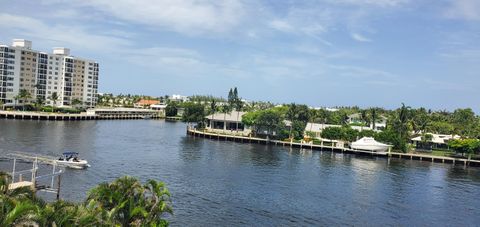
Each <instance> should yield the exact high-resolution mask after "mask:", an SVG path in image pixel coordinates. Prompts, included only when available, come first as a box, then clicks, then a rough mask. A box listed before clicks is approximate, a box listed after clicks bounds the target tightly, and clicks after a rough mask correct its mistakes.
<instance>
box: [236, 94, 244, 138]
mask: <svg viewBox="0 0 480 227" xmlns="http://www.w3.org/2000/svg"><path fill="white" fill-rule="evenodd" d="M234 94H235V95H236V94H237V88H235V90H234ZM242 108H243V102H242V100H241V99H240V98H238V97H237V98H236V100H235V110H236V111H237V126H236V130H237V131H238V118H239V115H240V114H239V112H240V111H241V110H242Z"/></svg>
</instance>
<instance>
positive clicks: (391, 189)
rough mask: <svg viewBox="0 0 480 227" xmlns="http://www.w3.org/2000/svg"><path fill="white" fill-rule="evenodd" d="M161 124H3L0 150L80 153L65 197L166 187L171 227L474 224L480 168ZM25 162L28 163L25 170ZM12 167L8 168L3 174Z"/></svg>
mask: <svg viewBox="0 0 480 227" xmlns="http://www.w3.org/2000/svg"><path fill="white" fill-rule="evenodd" d="M185 131H186V125H185V124H183V123H179V122H166V121H163V120H114V121H74V122H69V121H30V120H6V119H0V152H3V153H6V152H10V151H22V152H30V153H37V154H44V155H53V156H57V155H59V154H61V153H62V152H63V151H65V150H69V151H77V152H80V153H81V156H82V157H83V158H86V159H87V160H88V161H89V162H90V163H91V165H92V166H91V168H89V169H87V170H80V171H79V170H68V169H67V170H66V172H65V174H64V176H63V178H62V192H61V197H62V198H64V199H66V200H71V201H80V200H82V199H84V198H85V197H86V193H87V191H88V190H89V189H90V188H92V187H94V186H95V185H97V184H98V183H101V182H104V181H111V180H113V179H115V178H117V177H119V176H123V175H131V176H135V177H138V178H140V179H141V180H142V181H144V180H146V179H150V178H151V179H156V180H161V181H164V182H165V183H166V184H167V185H168V188H169V190H170V191H171V193H172V199H173V206H174V215H173V216H171V217H168V219H169V220H170V221H171V224H172V226H218V225H220V226H239V225H248V226H319V225H322V226H326V225H357V226H358V225H359V226H383V225H393V226H398V225H400V226H411V225H415V226H417V225H438V226H463V225H466V226H476V225H478V223H480V168H473V167H471V168H464V167H463V166H456V167H454V166H452V165H450V164H442V163H431V162H420V161H410V160H400V159H390V160H388V159H386V158H371V157H362V156H356V155H349V154H339V153H332V152H329V151H311V150H309V149H291V148H289V147H281V146H265V145H258V144H241V143H233V142H226V141H217V140H209V139H203V138H193V137H189V136H187V135H186V133H185ZM24 165H25V164H24ZM10 168H11V163H10V162H6V161H2V162H0V170H4V171H5V170H9V171H10Z"/></svg>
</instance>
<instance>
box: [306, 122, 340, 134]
mask: <svg viewBox="0 0 480 227" xmlns="http://www.w3.org/2000/svg"><path fill="white" fill-rule="evenodd" d="M329 127H342V126H341V125H331V124H319V123H311V122H309V123H307V126H305V131H306V132H311V133H313V134H314V135H315V137H316V138H321V137H322V131H323V130H324V129H326V128H329Z"/></svg>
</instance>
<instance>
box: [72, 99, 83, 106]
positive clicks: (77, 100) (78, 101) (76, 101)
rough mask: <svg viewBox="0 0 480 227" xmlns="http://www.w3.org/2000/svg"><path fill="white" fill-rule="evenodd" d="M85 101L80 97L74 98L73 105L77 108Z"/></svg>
mask: <svg viewBox="0 0 480 227" xmlns="http://www.w3.org/2000/svg"><path fill="white" fill-rule="evenodd" d="M82 103H83V102H82V101H80V100H79V99H73V100H72V106H73V107H75V108H78V105H81V104H82Z"/></svg>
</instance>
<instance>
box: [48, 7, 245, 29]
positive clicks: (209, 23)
mask: <svg viewBox="0 0 480 227" xmlns="http://www.w3.org/2000/svg"><path fill="white" fill-rule="evenodd" d="M47 3H52V2H51V1H47ZM70 3H74V4H76V5H78V6H82V7H86V8H89V9H90V10H94V11H100V12H103V13H105V14H107V15H109V16H113V17H114V18H117V19H119V20H123V21H127V22H130V23H136V24H140V25H147V26H149V27H151V28H157V29H166V30H171V31H176V32H180V33H183V34H190V35H193V34H205V33H210V32H214V33H222V32H227V31H231V30H232V29H233V28H235V27H236V26H237V25H238V24H240V22H241V21H242V18H244V16H245V14H246V10H247V9H246V8H245V5H244V4H243V2H242V1H239V0H228V1H201V2H199V1H195V0H174V1H172V0H157V1H150V0H136V1H129V0H116V1H110V0H72V1H70ZM52 4H53V3H52Z"/></svg>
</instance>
